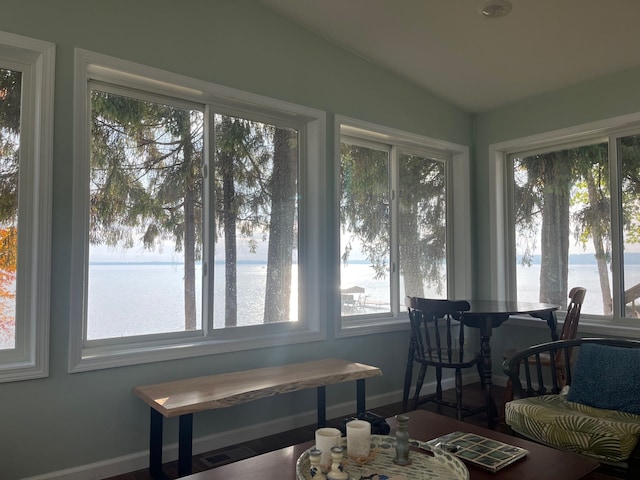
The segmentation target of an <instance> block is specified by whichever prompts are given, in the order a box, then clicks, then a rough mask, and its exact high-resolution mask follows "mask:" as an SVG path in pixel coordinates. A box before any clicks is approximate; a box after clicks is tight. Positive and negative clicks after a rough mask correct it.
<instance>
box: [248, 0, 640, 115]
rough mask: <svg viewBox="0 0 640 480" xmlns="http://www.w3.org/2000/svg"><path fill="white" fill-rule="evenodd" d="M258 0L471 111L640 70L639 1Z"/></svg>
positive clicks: (486, 108) (478, 110) (313, 30)
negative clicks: (504, 5)
mask: <svg viewBox="0 0 640 480" xmlns="http://www.w3.org/2000/svg"><path fill="white" fill-rule="evenodd" d="M258 1H259V2H260V3H261V4H263V5H264V6H266V7H268V8H269V9H272V10H273V11H275V12H276V13H277V14H279V15H281V16H283V17H285V18H288V19H289V20H291V21H293V22H295V23H297V24H299V25H301V26H303V27H304V28H306V29H308V30H310V31H312V32H314V33H315V34H317V35H319V36H321V37H323V38H325V39H327V40H328V41H330V42H332V43H334V44H336V45H338V46H340V47H342V48H345V49H347V50H349V51H351V52H353V53H355V54H357V55H359V56H361V57H364V58H365V59H368V60H369V61H371V62H372V63H374V64H376V65H378V66H380V67H382V68H385V69H388V70H390V71H392V72H394V73H396V74H398V75H401V76H402V77H404V78H406V79H408V80H409V81H411V82H413V83H415V84H417V85H419V86H421V87H423V88H425V89H427V90H428V91H430V92H431V93H433V94H435V95H437V96H439V97H442V98H443V99H445V100H447V101H449V102H451V103H453V104H455V105H457V106H459V107H460V108H462V109H463V110H465V111H468V112H483V111H488V110H492V109H495V108H499V107H500V106H503V105H506V104H509V103H513V102H516V101H518V100H522V99H524V98H528V97H531V96H535V95H537V94H541V93H545V92H548V91H553V90H557V89H561V88H564V87H568V86H571V85H574V84H577V83H581V82H583V81H587V80H591V79H595V78H598V77H601V76H605V75H608V74H611V73H615V72H620V71H624V70H627V69H630V68H633V67H637V66H640V0H511V3H512V9H511V12H510V13H509V14H508V15H506V16H503V17H499V18H487V17H486V16H484V15H482V14H481V13H480V12H479V7H480V6H481V4H483V3H484V2H485V1H486V0H258ZM638 88H640V85H639V86H638Z"/></svg>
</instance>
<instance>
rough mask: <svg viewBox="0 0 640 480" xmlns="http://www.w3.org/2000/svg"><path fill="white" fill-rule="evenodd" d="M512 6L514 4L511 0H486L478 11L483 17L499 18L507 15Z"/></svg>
mask: <svg viewBox="0 0 640 480" xmlns="http://www.w3.org/2000/svg"><path fill="white" fill-rule="evenodd" d="M511 8H512V5H511V2H510V1H509V0H485V1H484V2H482V3H481V4H480V6H479V7H478V12H480V14H482V16H483V17H489V18H498V17H504V16H505V15H507V14H508V13H509V12H510V11H511Z"/></svg>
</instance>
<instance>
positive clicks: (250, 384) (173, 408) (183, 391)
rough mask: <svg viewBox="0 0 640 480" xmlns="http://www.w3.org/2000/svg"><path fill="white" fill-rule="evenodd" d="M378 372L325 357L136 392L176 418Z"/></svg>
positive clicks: (185, 381) (159, 410) (137, 388)
mask: <svg viewBox="0 0 640 480" xmlns="http://www.w3.org/2000/svg"><path fill="white" fill-rule="evenodd" d="M378 375H382V372H381V371H380V369H379V368H378V367H373V366H371V365H365V364H363V363H356V362H349V361H347V360H341V359H338V358H326V359H322V360H317V361H311V362H302V363H295V364H289V365H280V366H276V367H265V368H256V369H253V370H243V371H239V372H230V373H223V374H218V375H208V376H204V377H195V378H187V379H184V380H177V381H173V382H165V383H159V384H156V385H147V386H143V387H136V388H134V389H133V392H134V393H135V394H136V395H137V396H138V397H139V398H141V399H142V400H143V401H144V402H145V403H146V404H147V405H149V406H150V407H152V408H154V409H155V410H157V411H158V412H160V413H161V414H162V415H164V416H165V417H175V416H179V415H185V414H189V413H196V412H202V411H205V410H211V409H214V408H225V407H230V406H232V405H238V404H240V403H244V402H249V401H251V400H256V399H258V398H264V397H270V396H273V395H278V394H281V393H288V392H293V391H297V390H305V389H307V388H314V387H321V386H325V385H332V384H336V383H342V382H348V381H353V380H360V379H364V378H369V377H375V376H378Z"/></svg>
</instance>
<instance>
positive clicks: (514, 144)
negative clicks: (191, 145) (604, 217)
mask: <svg viewBox="0 0 640 480" xmlns="http://www.w3.org/2000/svg"><path fill="white" fill-rule="evenodd" d="M639 132H640V112H638V113H633V114H629V115H623V116H619V117H614V118H610V119H606V120H601V121H597V122H592V123H588V124H583V125H578V126H574V127H569V128H564V129H559V130H553V131H550V132H545V133H541V134H537V135H531V136H528V137H522V138H517V139H513V140H508V141H505V142H500V143H495V144H491V145H489V191H490V192H491V196H490V199H489V204H490V209H489V217H490V218H489V226H490V241H489V243H490V252H489V265H491V267H492V268H490V269H489V271H490V275H491V278H490V288H491V292H490V295H491V297H492V298H496V299H500V300H505V299H515V297H516V283H515V278H516V266H515V233H514V229H513V220H512V219H513V187H512V183H513V174H512V172H509V159H508V157H509V156H510V155H514V154H518V155H522V154H526V153H527V152H534V151H535V152H536V153H541V152H544V151H553V150H559V149H561V148H572V147H577V146H580V145H585V144H587V143H596V142H599V141H606V140H608V141H609V159H610V163H609V166H610V169H611V172H612V173H611V175H612V177H611V178H612V179H613V178H614V177H613V175H615V176H616V178H617V163H616V162H617V159H616V152H615V149H616V142H615V139H616V138H619V137H620V136H625V135H630V134H637V133H639ZM616 182H617V180H616ZM616 185H617V183H616V184H615V185H614V183H612V184H611V204H612V217H613V222H614V226H613V229H612V262H613V267H614V274H613V286H614V291H615V290H619V287H620V285H621V283H620V282H621V278H622V277H621V275H622V272H621V271H620V258H621V257H620V255H621V252H620V248H619V246H620V242H619V238H618V231H619V229H617V228H616V223H617V222H619V221H620V219H621V213H620V212H619V208H618V205H617V202H618V200H617V187H616ZM517 322H518V323H522V324H526V325H531V326H535V327H539V326H540V322H539V321H537V320H531V319H529V318H526V317H522V318H518V319H517ZM580 331H581V332H584V333H588V334H594V335H613V336H632V337H640V325H638V322H637V319H631V318H626V317H621V315H620V309H619V306H618V305H617V304H615V302H614V315H613V317H605V316H602V315H589V314H585V313H582V315H581V317H580Z"/></svg>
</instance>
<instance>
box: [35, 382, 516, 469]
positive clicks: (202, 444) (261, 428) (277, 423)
mask: <svg viewBox="0 0 640 480" xmlns="http://www.w3.org/2000/svg"><path fill="white" fill-rule="evenodd" d="M493 381H494V383H495V384H496V385H504V384H506V377H504V378H502V377H497V376H496V377H494V378H493ZM462 382H463V384H466V383H477V382H478V377H477V374H468V375H464V376H463V378H462ZM442 388H443V389H445V390H448V389H450V388H455V383H454V379H453V378H446V379H443V381H442ZM434 391H435V383H434V382H431V383H429V384H425V385H424V386H423V392H424V393H429V392H434ZM401 400H402V391H400V390H396V391H394V392H391V393H386V394H382V395H375V396H370V397H367V405H366V406H367V408H368V409H371V408H376V407H381V406H384V405H389V404H392V403H396V402H400V401H401ZM355 410H356V404H355V401H353V402H344V403H341V404H338V405H333V406H329V407H327V418H340V417H342V416H346V415H349V414H350V413H353V412H354V411H355ZM194 421H197V420H196V419H194ZM316 421H317V414H316V411H315V410H309V411H308V412H304V413H302V414H298V415H293V416H291V417H285V418H278V419H275V420H270V421H267V422H263V423H260V424H257V425H252V426H250V427H243V428H238V429H234V430H226V431H224V432H219V433H215V434H212V435H207V436H204V437H198V438H194V440H193V454H194V455H198V454H201V453H205V452H209V451H211V450H217V449H219V448H224V447H226V446H230V445H235V444H237V443H243V442H247V441H250V440H255V439H256V438H261V437H264V436H265V432H270V434H275V433H280V432H286V431H288V430H293V429H295V428H300V427H304V426H306V425H312V424H314V423H315V422H316ZM309 440H311V439H309ZM177 458H178V444H177V443H172V444H170V445H166V446H164V448H163V449H162V461H163V463H165V462H171V461H173V460H177ZM148 466H149V451H148V450H144V451H140V452H136V453H132V454H129V455H123V456H121V457H115V458H110V459H107V460H101V461H99V462H93V463H88V464H85V465H79V466H77V467H72V468H68V469H64V470H58V471H55V472H50V473H45V474H42V475H36V476H34V477H29V478H25V479H23V480H100V479H104V478H109V477H114V476H116V475H122V474H123V473H129V472H133V471H136V470H142V469H145V468H148Z"/></svg>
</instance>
